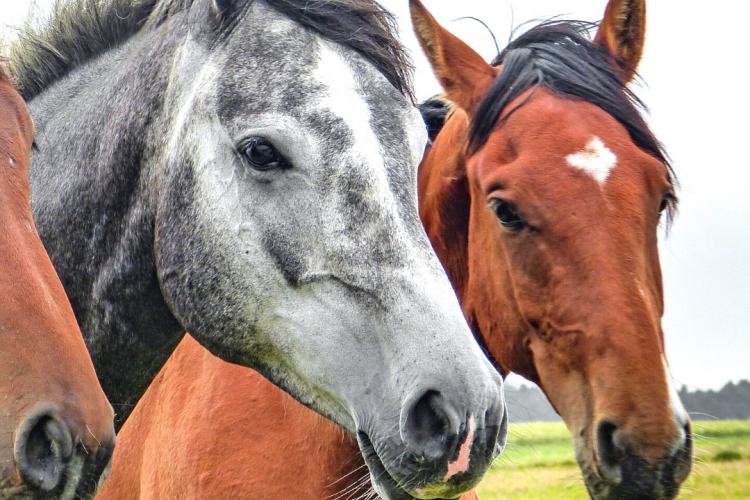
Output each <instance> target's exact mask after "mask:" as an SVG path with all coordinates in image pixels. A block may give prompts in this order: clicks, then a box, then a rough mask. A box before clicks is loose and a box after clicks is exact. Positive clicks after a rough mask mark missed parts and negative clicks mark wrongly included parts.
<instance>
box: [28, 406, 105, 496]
mask: <svg viewBox="0 0 750 500" xmlns="http://www.w3.org/2000/svg"><path fill="white" fill-rule="evenodd" d="M93 437H94V442H95V443H96V446H91V445H89V446H84V445H83V444H82V443H79V440H78V439H77V438H76V437H75V435H74V433H73V431H72V430H71V425H70V424H69V423H67V422H66V421H65V420H64V419H62V418H61V417H60V413H59V412H58V411H57V409H56V406H55V405H52V404H40V405H38V406H37V407H36V408H35V409H34V410H33V411H32V412H31V413H30V414H29V415H27V417H26V419H25V420H24V421H23V422H22V423H21V425H20V426H19V428H18V432H17V434H16V439H15V443H14V456H15V461H16V466H17V468H18V472H19V474H20V475H21V478H22V479H23V480H24V481H25V482H26V483H27V484H28V485H29V486H31V487H32V488H34V489H37V490H39V491H41V492H45V493H50V492H56V491H58V492H59V491H60V490H65V491H67V490H69V489H70V490H71V491H74V492H75V493H76V495H77V496H78V497H79V498H90V497H92V496H93V494H94V493H95V491H96V490H97V487H98V485H99V482H100V478H101V476H102V475H103V474H104V472H105V470H106V468H107V466H108V465H109V463H110V461H111V458H112V452H113V450H114V441H115V439H114V427H112V430H111V433H107V435H102V436H98V437H96V436H93Z"/></svg>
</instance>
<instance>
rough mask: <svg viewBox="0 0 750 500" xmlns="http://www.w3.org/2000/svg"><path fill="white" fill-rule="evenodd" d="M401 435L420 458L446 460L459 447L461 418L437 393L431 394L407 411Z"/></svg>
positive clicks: (421, 398)
mask: <svg viewBox="0 0 750 500" xmlns="http://www.w3.org/2000/svg"><path fill="white" fill-rule="evenodd" d="M406 412H407V413H406V420H405V422H404V424H403V427H402V429H401V435H402V437H403V440H404V442H405V443H406V445H407V446H408V447H409V448H410V449H411V451H412V452H413V453H415V454H416V455H420V456H422V457H424V458H425V459H427V460H432V461H437V460H441V459H445V458H446V457H447V456H448V455H449V454H450V453H451V452H452V451H453V449H454V448H455V447H456V441H457V439H458V430H459V429H458V425H457V418H456V415H454V413H455V412H454V411H453V410H452V408H450V407H449V406H447V404H446V403H445V401H444V399H443V398H442V396H441V395H440V393H439V392H437V391H427V392H425V393H424V394H423V395H422V396H421V397H420V398H419V399H417V400H416V402H415V403H414V405H413V406H412V407H411V408H406Z"/></svg>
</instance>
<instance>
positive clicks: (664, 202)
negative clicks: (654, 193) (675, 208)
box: [659, 193, 675, 215]
mask: <svg viewBox="0 0 750 500" xmlns="http://www.w3.org/2000/svg"><path fill="white" fill-rule="evenodd" d="M674 200H675V196H674V195H673V194H672V193H667V194H665V195H664V196H663V197H662V199H661V203H660V204H659V215H661V213H662V212H664V210H666V209H667V208H669V205H671V204H672V202H674Z"/></svg>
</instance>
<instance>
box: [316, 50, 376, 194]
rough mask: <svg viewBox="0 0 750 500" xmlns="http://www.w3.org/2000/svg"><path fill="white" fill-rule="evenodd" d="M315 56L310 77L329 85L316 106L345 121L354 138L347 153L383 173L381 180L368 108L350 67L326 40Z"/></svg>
mask: <svg viewBox="0 0 750 500" xmlns="http://www.w3.org/2000/svg"><path fill="white" fill-rule="evenodd" d="M318 55H319V57H320V59H319V61H318V66H317V67H316V68H315V71H314V72H313V77H314V78H315V79H316V80H317V81H318V82H320V83H321V84H323V85H325V86H326V87H328V89H327V91H326V92H325V97H324V98H323V99H322V100H321V101H320V102H319V106H320V107H322V108H324V109H327V110H329V111H330V112H331V113H333V114H334V115H336V116H338V117H339V118H341V119H342V120H344V122H345V123H346V124H347V126H348V127H349V129H350V130H351V133H352V136H353V137H352V138H353V139H354V141H353V142H354V151H350V152H348V153H349V154H352V155H354V156H355V158H356V159H357V160H359V161H360V162H365V163H367V164H369V165H371V166H372V167H373V168H374V170H375V171H377V172H379V173H380V174H382V176H383V179H382V180H383V181H385V180H386V178H385V169H384V165H383V158H382V156H381V153H380V144H379V143H378V139H377V137H376V135H375V131H374V130H373V129H372V126H371V125H370V108H369V107H368V105H367V102H366V101H365V99H364V97H363V96H362V95H361V94H360V93H359V92H357V88H358V87H359V86H358V85H357V81H356V80H355V78H354V74H353V73H352V68H351V67H350V66H349V64H347V62H346V60H345V59H344V58H343V57H342V56H341V54H340V53H339V52H338V51H337V50H335V49H334V48H333V47H331V45H330V44H329V43H328V42H324V41H321V42H320V51H319V53H318ZM342 153H344V154H346V153H347V152H344V151H342Z"/></svg>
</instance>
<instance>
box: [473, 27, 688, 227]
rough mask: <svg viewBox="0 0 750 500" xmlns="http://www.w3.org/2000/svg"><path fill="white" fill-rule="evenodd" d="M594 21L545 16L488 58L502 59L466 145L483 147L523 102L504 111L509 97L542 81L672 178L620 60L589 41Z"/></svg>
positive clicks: (475, 118) (513, 97) (475, 117)
mask: <svg viewBox="0 0 750 500" xmlns="http://www.w3.org/2000/svg"><path fill="white" fill-rule="evenodd" d="M593 27H594V25H593V24H591V23H586V22H580V21H550V22H546V23H543V24H540V25H539V26H536V27H534V28H532V29H531V30H529V31H527V32H526V33H524V34H523V35H521V36H520V37H518V38H517V39H515V40H514V41H513V42H511V43H510V45H508V47H506V48H505V50H503V51H502V52H501V53H500V54H499V55H498V56H497V57H496V58H495V60H493V61H492V65H493V66H499V65H502V66H503V69H502V71H501V72H500V74H499V75H498V77H497V79H496V80H495V83H494V84H493V85H492V88H491V89H490V91H489V92H488V93H487V95H486V96H485V97H484V99H483V100H482V102H481V104H480V105H479V107H478V108H477V111H476V114H475V115H474V117H473V119H472V122H471V126H470V130H469V151H470V152H474V151H477V150H478V149H479V148H480V147H482V145H483V144H484V143H485V142H487V139H488V138H489V136H490V134H491V133H492V131H493V130H494V129H495V128H496V127H497V126H498V124H500V123H502V122H503V121H505V120H507V119H508V117H509V116H510V115H512V114H513V112H514V111H515V110H516V109H518V107H520V106H522V105H523V102H522V103H521V104H519V105H518V106H516V108H513V109H511V110H510V111H507V112H506V111H505V110H506V108H507V107H508V105H509V104H510V103H511V102H513V100H514V99H516V98H517V97H518V96H520V95H521V94H522V93H523V92H524V91H526V90H527V89H529V88H531V87H534V88H538V87H539V86H542V85H543V86H545V87H547V88H549V89H550V90H552V91H554V92H556V93H557V94H559V95H562V96H566V97H572V98H577V99H582V100H584V101H586V102H589V103H591V104H594V105H596V106H598V107H599V108H601V109H603V110H604V111H605V112H607V113H608V114H610V115H611V116H612V117H614V118H615V119H616V120H617V121H618V122H620V123H621V124H622V125H623V126H624V127H625V129H626V130H627V131H628V133H629V134H630V137H631V139H632V140H633V142H634V143H635V144H636V145H637V146H638V147H639V148H641V149H642V150H644V151H646V152H647V153H649V154H650V155H652V156H653V157H654V158H656V159H658V160H660V161H661V162H662V163H664V165H665V166H666V167H667V171H668V175H669V181H670V183H674V172H673V170H672V167H671V166H670V163H669V160H668V158H667V156H666V154H665V153H664V148H663V147H662V145H661V143H659V141H658V140H657V139H656V137H655V136H654V134H653V132H652V131H651V129H650V128H649V126H648V124H647V123H646V121H645V120H644V119H643V116H642V114H641V112H642V111H646V106H645V105H644V104H643V103H642V102H641V100H640V99H638V97H637V96H636V95H635V94H633V92H632V91H631V90H630V89H629V88H628V87H627V85H626V84H625V83H624V82H623V81H622V79H621V78H620V76H619V75H618V73H617V71H616V70H615V69H614V68H615V67H616V65H617V64H619V63H620V62H619V61H616V60H615V59H614V56H613V55H612V54H610V53H609V52H608V51H607V50H605V49H603V48H602V47H599V46H598V45H596V44H594V43H593V42H592V41H591V39H590V38H589V33H590V31H591V29H592V28H593ZM529 97H530V96H529ZM527 99H528V98H527ZM501 117H502V118H501ZM675 204H676V200H674V203H672V204H671V206H670V207H669V208H670V211H669V216H670V218H671V216H672V214H673V213H674V209H675Z"/></svg>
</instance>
